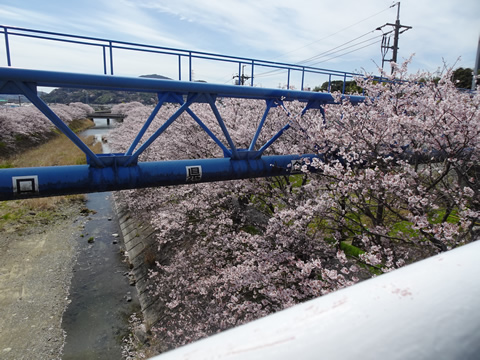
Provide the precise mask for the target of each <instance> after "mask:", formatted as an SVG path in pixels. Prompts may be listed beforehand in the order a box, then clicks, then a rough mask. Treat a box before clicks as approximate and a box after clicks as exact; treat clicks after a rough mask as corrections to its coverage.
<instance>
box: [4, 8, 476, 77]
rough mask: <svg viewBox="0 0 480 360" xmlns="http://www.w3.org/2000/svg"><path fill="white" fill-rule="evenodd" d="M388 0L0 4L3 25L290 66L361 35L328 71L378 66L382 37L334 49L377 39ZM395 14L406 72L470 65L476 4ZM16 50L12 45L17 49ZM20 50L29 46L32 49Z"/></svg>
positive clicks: (388, 18) (331, 59)
mask: <svg viewBox="0 0 480 360" xmlns="http://www.w3.org/2000/svg"><path fill="white" fill-rule="evenodd" d="M393 3H394V2H393V1H391V0H370V1H358V0H336V1H323V0H295V1H292V0H288V1H285V0H276V1H273V0H261V1H260V0H69V1H65V0H43V1H39V0H0V24H2V25H10V26H18V27H28V28H33V29H39V30H47V31H56V32H65V33H70V34H78V35H85V36H93V37H102V38H107V39H113V40H121V41H134V42H141V43H146V44H153V45H159V46H167V47H177V48H183V49H191V50H200V51H207V52H213V53H221V54H228V55H236V56H243V57H252V58H259V59H266V60H274V61H284V62H291V63H297V62H301V61H303V60H305V59H308V58H311V57H314V56H317V55H321V54H322V53H325V52H327V51H329V50H331V49H334V48H336V47H337V46H339V45H342V44H345V43H347V42H348V41H350V40H352V39H355V38H357V37H359V36H361V35H365V36H364V37H362V38H360V39H358V40H357V41H355V42H353V43H351V44H355V43H358V42H360V41H365V40H367V42H365V43H363V44H360V45H358V46H357V47H353V48H349V49H345V50H343V51H340V52H337V53H333V54H331V55H328V54H327V55H326V56H324V57H320V58H319V59H318V60H316V61H315V62H314V63H315V65H316V66H320V67H323V68H328V69H337V70H342V71H354V72H355V71H362V69H365V70H367V71H368V72H375V70H376V64H380V63H381V55H380V44H379V43H376V44H373V45H370V46H367V47H365V48H363V49H361V50H357V51H353V52H351V53H350V54H347V55H344V56H338V55H341V54H342V53H346V52H348V51H352V50H356V49H357V48H359V47H361V46H365V45H368V44H369V43H372V42H373V41H375V39H373V38H374V37H375V36H380V35H381V32H380V31H375V29H376V28H377V27H379V26H381V25H384V24H385V23H393V22H395V19H396V15H397V7H394V8H389V6H390V5H392V4H393ZM400 19H401V23H402V24H403V25H409V26H412V27H413V29H411V30H409V31H406V32H405V33H404V34H402V35H401V36H400V44H399V47H400V50H399V59H403V58H408V57H409V56H410V55H411V54H413V53H414V54H415V57H414V58H413V63H412V65H411V70H413V71H416V70H419V69H422V70H428V71H432V72H433V71H435V70H437V69H438V68H439V67H442V66H443V63H444V62H445V63H446V64H447V65H450V66H453V65H454V64H456V65H455V67H459V66H463V67H473V66H474V58H475V54H476V49H477V43H478V37H479V35H480V1H478V0H464V1H458V0H403V1H401V9H400ZM385 29H387V28H385ZM368 39H372V40H371V41H369V40H368ZM377 40H380V38H379V37H378V38H377ZM351 44H350V45H351ZM16 46H17V47H18V48H19V47H21V46H22V45H21V44H19V45H16ZM25 46H26V47H27V45H25ZM3 47H4V43H3V41H0V48H1V49H2V50H1V52H0V65H2V66H3V65H5V60H4V57H5V55H4V50H3ZM18 48H15V47H14V48H13V50H14V51H18V52H20V50H19V49H18ZM22 51H24V52H28V51H30V52H34V48H30V50H29V49H26V48H25V49H22ZM13 55H14V56H15V53H14V54H13ZM17 56H18V55H17ZM459 57H461V59H460V60H459V61H458V62H457V63H456V61H457V59H458V58H459ZM32 58H33V57H32ZM320 60H321V61H320ZM14 61H15V58H14ZM319 61H320V62H319ZM14 65H15V64H14ZM138 71H139V72H140V73H142V71H141V70H138ZM146 72H148V71H143V73H146ZM202 75H203V74H201V75H198V76H202ZM227 80H228V77H227ZM312 85H314V84H312Z"/></svg>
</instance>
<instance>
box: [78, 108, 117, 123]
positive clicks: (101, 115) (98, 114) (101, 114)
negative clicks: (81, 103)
mask: <svg viewBox="0 0 480 360" xmlns="http://www.w3.org/2000/svg"><path fill="white" fill-rule="evenodd" d="M87 118H88V119H90V120H92V121H95V119H107V125H110V119H113V120H117V121H119V122H123V119H125V115H123V114H113V113H112V112H111V111H109V110H106V111H95V112H94V113H90V114H88V115H87Z"/></svg>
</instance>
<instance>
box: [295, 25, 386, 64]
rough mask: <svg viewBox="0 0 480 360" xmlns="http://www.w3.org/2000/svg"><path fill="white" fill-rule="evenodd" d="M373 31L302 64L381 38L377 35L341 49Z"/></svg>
mask: <svg viewBox="0 0 480 360" xmlns="http://www.w3.org/2000/svg"><path fill="white" fill-rule="evenodd" d="M374 31H375V30H372V31H369V32H367V33H365V34H363V35H361V36H358V37H356V38H355V39H352V40H350V41H347V42H346V43H344V44H342V45H339V46H337V47H334V48H333V49H330V50H328V51H324V52H322V53H320V54H317V55H315V56H312V57H311V58H309V59H306V60H303V61H302V63H307V62H311V61H313V60H317V59H320V58H322V57H326V56H329V55H331V54H335V53H337V52H340V51H343V50H346V49H350V48H351V47H354V46H357V45H360V44H363V43H365V42H368V41H370V40H372V39H376V38H378V37H381V36H382V35H378V36H375V37H374V38H370V39H367V40H364V41H361V42H359V43H356V44H353V45H351V46H347V47H346V48H343V47H344V46H345V45H348V44H350V43H352V42H354V41H356V40H358V39H361V38H362V37H364V36H367V35H369V34H371V33H373V32H374ZM337 49H338V50H337ZM334 50H337V51H334Z"/></svg>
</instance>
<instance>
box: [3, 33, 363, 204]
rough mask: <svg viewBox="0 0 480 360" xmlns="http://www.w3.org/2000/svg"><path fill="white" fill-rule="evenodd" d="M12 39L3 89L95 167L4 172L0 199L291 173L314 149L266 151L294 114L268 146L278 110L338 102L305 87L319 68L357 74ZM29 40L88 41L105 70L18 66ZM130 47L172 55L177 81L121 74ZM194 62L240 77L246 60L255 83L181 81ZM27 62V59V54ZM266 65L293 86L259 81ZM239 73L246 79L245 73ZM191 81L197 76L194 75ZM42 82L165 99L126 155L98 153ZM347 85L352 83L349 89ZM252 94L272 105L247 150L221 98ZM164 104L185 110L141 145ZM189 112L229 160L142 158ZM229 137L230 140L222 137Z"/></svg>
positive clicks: (122, 45) (124, 45)
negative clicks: (297, 81)
mask: <svg viewBox="0 0 480 360" xmlns="http://www.w3.org/2000/svg"><path fill="white" fill-rule="evenodd" d="M0 29H2V30H1V31H2V32H3V34H4V39H5V42H4V43H5V54H6V58H7V65H8V66H6V67H5V66H4V67H0V94H16V95H25V96H26V97H27V98H28V99H29V100H30V102H31V103H32V104H33V105H35V107H36V108H37V109H38V110H40V111H41V112H42V113H43V114H44V115H45V116H46V117H47V118H48V119H49V120H50V121H51V122H52V123H53V124H54V125H55V126H56V127H57V128H58V129H59V130H60V131H62V132H63V133H64V134H65V135H66V136H67V137H68V138H69V139H70V140H71V141H72V142H73V143H74V144H75V145H76V146H77V147H78V148H79V149H80V150H81V151H83V152H84V153H85V155H86V157H87V161H88V165H84V166H73V167H71V166H67V167H43V168H25V169H2V170H0V201H2V200H10V199H17V198H23V197H36V196H53V195H62V194H74V193H85V192H95V191H106V190H109V191H111V190H120V189H132V188H141V187H151V186H168V185H175V184H176V185H178V184H188V183H192V182H210V181H223V180H229V179H230V180H233V179H245V178H254V177H268V176H280V175H289V174H291V173H292V171H294V170H292V169H293V165H292V164H294V163H297V162H298V161H299V160H300V159H301V158H304V157H307V158H311V157H312V156H313V155H312V154H303V155H302V154H286V155H276V156H274V155H272V156H268V155H264V153H265V152H266V150H268V149H269V148H270V147H271V145H272V144H274V143H275V142H276V141H277V140H278V138H280V137H281V136H282V134H283V133H284V132H285V131H286V130H288V129H289V128H290V126H291V118H290V114H287V116H286V118H285V125H284V126H283V127H282V128H281V129H279V130H278V132H277V133H276V134H275V135H273V136H272V137H271V138H270V139H269V140H265V142H264V143H263V144H257V142H258V138H259V134H260V132H261V131H262V128H263V124H264V122H265V120H266V117H267V115H268V113H269V111H270V109H271V108H273V107H275V106H282V107H283V106H284V105H283V104H284V102H286V101H294V100H297V101H299V102H302V103H305V108H304V109H303V111H302V112H301V113H302V114H303V113H304V112H305V111H307V110H308V109H320V111H321V112H322V108H323V106H324V105H326V104H335V103H337V101H338V99H337V98H335V97H334V96H332V94H330V93H322V92H312V91H302V90H303V84H304V80H305V74H308V73H318V74H323V75H328V78H329V80H330V83H331V81H332V78H335V77H340V78H341V79H343V81H344V82H345V80H346V79H347V78H350V77H353V76H354V74H352V73H346V72H337V71H333V70H324V69H316V68H308V67H305V66H298V65H289V64H283V63H274V62H268V61H261V60H255V59H248V58H240V57H229V56H225V55H217V54H209V53H202V52H194V51H187V50H179V49H171V48H164V47H158V46H151V45H143V44H135V43H129V42H119V41H112V40H105V39H98V38H91V37H84V36H76V35H68V34H60V33H53V32H46V31H39V30H30V29H21V28H14V27H6V26H2V25H0ZM15 36H16V37H19V36H20V37H27V38H34V39H40V40H46V41H47V40H48V41H55V42H65V43H70V44H76V45H82V46H84V45H88V46H93V47H97V48H101V49H102V54H103V70H104V71H103V74H92V73H89V74H85V73H68V72H59V71H46V70H45V69H43V70H41V69H38V67H41V65H38V66H37V68H36V69H28V68H27V69H25V68H23V69H22V68H16V67H14V65H15V64H14V62H15V61H14V60H15V59H13V57H12V48H11V43H12V41H11V39H12V37H15ZM118 49H121V50H130V51H141V52H150V53H156V54H168V55H171V56H177V57H178V59H179V61H178V71H179V73H178V76H179V79H178V80H165V79H151V78H145V77H122V76H118V75H115V76H112V75H113V74H114V50H118ZM184 58H186V59H188V64H189V65H188V66H189V70H190V74H191V71H192V66H193V65H192V63H193V61H194V60H198V59H203V60H205V59H206V60H211V61H217V62H218V61H221V62H228V63H234V64H238V70H239V75H240V74H241V71H242V70H243V66H244V65H246V64H250V65H251V68H252V69H251V74H252V76H251V79H250V80H251V81H250V85H251V86H233V85H225V84H218V83H217V84H215V83H204V82H192V81H181V80H182V79H181V74H182V70H181V65H182V59H184ZM21 60H23V62H25V61H24V60H25V59H21ZM261 67H266V68H269V69H272V70H271V71H278V70H282V71H283V70H287V75H288V77H287V89H282V88H263V87H258V86H253V85H255V83H254V81H253V79H254V77H255V76H256V75H255V69H258V68H261ZM299 71H300V72H301V74H302V87H301V89H302V90H293V89H291V86H290V81H291V76H292V72H299ZM239 78H240V77H239ZM189 80H192V79H191V77H190V78H189ZM38 87H59V88H62V87H63V88H77V89H99V90H113V91H134V92H144V93H154V94H156V95H157V97H158V103H157V106H156V107H155V108H154V109H153V111H152V113H151V115H150V116H149V117H148V119H146V122H145V124H144V126H143V128H142V129H141V130H140V131H139V132H138V134H137V136H136V137H135V139H134V140H133V142H132V144H131V145H130V147H129V149H128V151H127V152H125V153H122V154H113V153H112V154H95V153H93V152H92V151H91V150H90V149H89V148H88V147H87V146H86V145H85V144H84V143H83V142H82V141H81V140H80V139H79V138H78V136H77V135H76V134H75V133H73V132H72V131H71V130H70V129H69V128H68V126H66V125H65V124H64V123H63V122H62V121H61V119H60V118H59V117H58V115H56V114H55V112H54V111H52V109H51V108H50V107H49V106H48V105H47V104H46V103H45V102H43V100H42V99H41V98H40V97H39V94H38V91H37V90H38ZM344 89H345V86H344ZM225 97H226V98H245V99H257V100H263V101H265V102H266V108H265V112H264V114H263V117H262V119H261V120H260V122H259V124H258V126H253V127H252V135H253V137H252V139H251V142H250V146H249V147H248V149H240V148H237V147H236V145H235V143H234V142H233V140H232V137H231V136H230V134H229V130H228V128H227V126H226V123H225V121H224V119H223V118H222V116H221V114H220V112H219V110H218V108H217V104H216V99H217V98H225ZM347 97H348V99H349V101H350V102H352V103H358V102H361V101H363V100H364V97H363V96H347V95H344V98H347ZM195 102H202V103H207V104H208V105H209V107H210V109H211V111H212V113H213V115H214V117H215V119H216V122H217V123H218V125H219V127H220V130H221V131H218V129H217V131H218V132H219V134H217V135H215V134H214V131H212V129H211V128H209V127H208V126H207V125H206V124H205V123H203V122H202V120H201V119H200V118H199V117H198V116H197V115H196V114H195V112H194V111H193V109H192V108H190V105H192V104H193V103H195ZM164 103H175V104H177V105H178V106H179V107H178V108H177V110H176V111H175V112H174V114H173V115H171V116H170V117H169V118H168V119H166V120H165V122H164V123H163V125H161V126H160V127H159V128H158V129H157V130H155V131H154V133H153V134H152V135H150V136H149V138H148V139H145V141H143V142H141V140H142V139H143V137H144V135H145V133H146V130H147V129H148V128H149V126H150V124H151V122H152V120H153V118H155V116H156V115H157V112H158V110H159V109H160V107H162V106H163V104H164ZM183 113H187V114H189V115H190V116H191V117H192V118H193V120H194V121H195V122H196V123H197V124H198V125H199V126H200V127H201V128H202V129H203V130H204V131H205V135H206V136H208V137H210V138H211V139H212V140H213V141H214V142H215V143H216V144H217V145H218V146H219V147H220V149H221V150H222V152H223V156H224V157H223V158H214V159H190V160H185V161H183V160H182V161H180V160H169V161H155V162H142V161H139V157H140V156H141V155H142V153H143V152H144V151H145V150H146V149H147V148H148V147H149V146H150V145H151V144H152V143H153V142H154V141H155V140H156V139H157V138H158V137H159V136H161V135H162V134H163V133H164V132H165V130H166V129H167V128H168V127H169V126H170V125H171V124H172V123H173V122H175V121H176V120H177V118H179V117H180V115H182V114H183ZM322 113H323V112H322ZM218 135H220V136H221V137H222V136H223V137H224V139H225V140H226V142H223V141H221V140H220V138H219V137H218Z"/></svg>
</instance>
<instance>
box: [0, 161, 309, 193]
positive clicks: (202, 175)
mask: <svg viewBox="0 0 480 360" xmlns="http://www.w3.org/2000/svg"><path fill="white" fill-rule="evenodd" d="M313 156H314V155H277V156H264V157H262V158H260V159H242V160H232V159H230V158H216V159H197V160H175V161H160V162H143V163H138V164H137V165H135V166H118V164H117V163H116V162H114V163H113V164H111V166H106V167H103V168H98V167H93V166H89V165H72V166H49V167H34V168H13V169H2V170H1V171H0V201H4V200H13V199H19V198H30V197H47V196H56V195H67V194H83V193H91V192H101V191H115V190H124V189H135V188H146V187H157V186H170V185H182V184H192V183H203V182H213V181H225V180H237V179H247V178H257V177H269V176H282V175H290V174H291V173H292V171H291V169H292V167H291V164H292V161H298V160H299V159H301V158H312V157H313ZM119 158H121V156H120V157H119Z"/></svg>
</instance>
